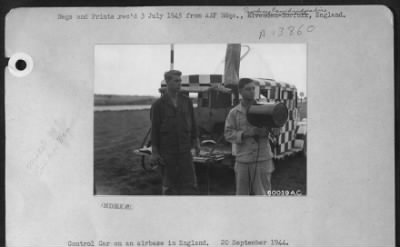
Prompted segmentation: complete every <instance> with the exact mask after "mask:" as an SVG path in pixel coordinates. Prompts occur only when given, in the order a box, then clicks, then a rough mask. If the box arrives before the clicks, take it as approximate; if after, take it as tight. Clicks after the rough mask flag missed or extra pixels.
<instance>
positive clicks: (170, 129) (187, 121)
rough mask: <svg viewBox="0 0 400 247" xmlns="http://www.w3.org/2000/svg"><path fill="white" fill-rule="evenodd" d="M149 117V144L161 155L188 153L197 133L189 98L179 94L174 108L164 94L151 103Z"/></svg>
mask: <svg viewBox="0 0 400 247" xmlns="http://www.w3.org/2000/svg"><path fill="white" fill-rule="evenodd" d="M150 115H151V142H152V145H153V146H156V147H158V150H159V153H160V154H161V155H162V154H175V153H184V152H190V149H191V147H192V143H193V141H194V140H195V139H196V138H197V135H198V133H197V126H196V121H195V116H194V111H193V104H192V101H191V100H190V98H189V97H187V96H184V95H180V94H179V95H178V101H177V107H175V106H174V104H173V103H172V100H171V98H170V97H169V96H168V94H164V95H163V96H162V97H161V98H160V99H158V100H157V101H156V102H154V103H153V105H152V106H151V110H150Z"/></svg>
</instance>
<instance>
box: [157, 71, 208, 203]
mask: <svg viewBox="0 0 400 247" xmlns="http://www.w3.org/2000/svg"><path fill="white" fill-rule="evenodd" d="M181 75H182V73H181V72H180V71H178V70H170V71H167V72H165V73H164V79H165V82H166V84H167V91H166V93H165V94H164V95H163V96H161V98H160V99H158V100H157V101H156V102H154V103H153V105H152V106H151V111H150V112H151V113H150V114H151V142H152V155H151V160H150V162H151V164H152V165H161V168H162V193H163V194H164V195H194V194H197V193H198V188H197V179H196V174H195V169H194V165H193V161H192V154H191V152H190V151H191V148H195V149H196V153H197V154H198V152H199V150H200V144H199V139H198V134H197V126H196V121H195V117H194V111H193V104H192V101H191V100H190V98H189V97H187V96H184V95H181V94H179V90H180V88H181V81H182V80H181Z"/></svg>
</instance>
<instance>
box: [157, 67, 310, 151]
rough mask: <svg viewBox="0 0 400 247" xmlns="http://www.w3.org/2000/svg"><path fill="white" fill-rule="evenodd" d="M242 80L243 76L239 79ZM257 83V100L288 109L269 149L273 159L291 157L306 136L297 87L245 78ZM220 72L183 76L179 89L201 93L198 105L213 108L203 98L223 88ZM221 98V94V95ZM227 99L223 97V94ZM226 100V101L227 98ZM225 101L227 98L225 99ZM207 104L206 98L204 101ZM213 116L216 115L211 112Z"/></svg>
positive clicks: (273, 81)
mask: <svg viewBox="0 0 400 247" xmlns="http://www.w3.org/2000/svg"><path fill="white" fill-rule="evenodd" d="M241 79H243V78H241ZM248 79H251V80H253V81H254V82H255V84H256V99H257V101H258V103H263V102H272V103H278V102H280V103H284V104H285V105H286V106H287V108H288V111H289V118H288V121H287V122H286V124H285V125H284V126H282V127H281V131H280V135H279V136H278V137H275V138H272V142H271V143H272V151H273V153H274V158H275V159H282V158H285V157H287V156H290V155H292V154H294V153H298V152H303V151H304V148H305V136H306V122H305V120H303V121H301V122H300V121H299V114H298V108H297V107H298V105H297V101H298V96H297V89H296V87H295V86H294V85H291V84H289V83H285V82H278V81H275V80H273V79H262V78H248ZM223 81H224V78H223V75H219V74H212V75H183V76H182V83H181V90H182V91H183V92H202V93H200V94H199V105H198V108H201V107H210V106H211V107H212V105H208V104H207V105H204V104H203V105H202V103H201V102H204V100H205V99H209V98H212V97H210V96H209V94H207V93H205V92H208V91H209V89H210V88H220V89H222V88H225V87H224V86H225V85H224V83H223ZM165 88H166V84H165V81H162V82H161V89H160V91H163V90H165ZM227 92H230V94H231V95H230V97H229V98H230V99H231V100H230V102H228V105H226V106H227V108H228V109H230V108H232V107H233V106H234V105H233V98H234V97H233V94H232V91H231V90H230V89H229V90H228V91H227ZM220 97H221V96H220ZM225 98H226V97H225ZM228 101H229V100H228ZM225 102H226V100H225ZM207 103H208V101H207ZM228 112H229V111H225V112H224V113H220V114H219V115H221V114H222V115H223V116H219V118H220V119H225V118H226V115H227V113H228ZM214 115H215V114H214ZM206 122H207V123H212V120H211V121H210V120H207V121H206Z"/></svg>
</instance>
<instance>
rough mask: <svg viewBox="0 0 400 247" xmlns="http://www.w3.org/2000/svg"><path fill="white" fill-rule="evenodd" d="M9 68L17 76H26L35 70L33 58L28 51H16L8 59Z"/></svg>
mask: <svg viewBox="0 0 400 247" xmlns="http://www.w3.org/2000/svg"><path fill="white" fill-rule="evenodd" d="M8 70H9V71H10V73H11V74H12V75H13V76H15V77H24V76H27V75H29V74H30V73H31V72H32V70H33V59H32V57H31V56H29V55H28V54H26V53H22V52H21V53H15V54H14V55H12V56H11V57H10V59H9V60H8Z"/></svg>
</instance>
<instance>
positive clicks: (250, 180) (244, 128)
mask: <svg viewBox="0 0 400 247" xmlns="http://www.w3.org/2000/svg"><path fill="white" fill-rule="evenodd" d="M238 87H239V93H240V95H241V96H242V99H241V102H240V103H239V104H238V105H237V106H235V107H234V108H232V110H231V111H230V112H229V114H228V116H227V118H226V121H225V132H224V136H225V139H226V140H227V141H228V142H231V143H232V149H233V153H234V155H235V156H236V162H235V176H236V195H267V194H269V192H270V190H271V174H272V172H273V171H274V170H275V166H274V163H273V160H272V157H273V156H272V152H271V147H270V145H269V139H268V136H269V133H270V132H271V131H273V133H274V134H275V135H277V134H279V129H267V128H258V127H255V126H253V125H251V124H250V123H249V122H248V121H247V118H246V111H247V109H248V107H250V106H251V105H252V104H254V95H255V84H254V82H253V81H252V80H250V79H242V80H240V81H239V85H238Z"/></svg>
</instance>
